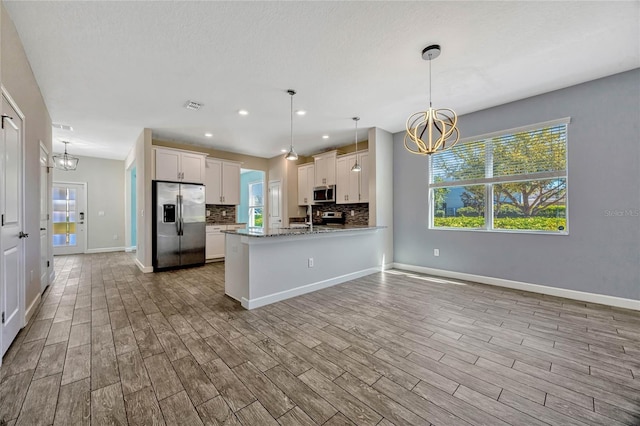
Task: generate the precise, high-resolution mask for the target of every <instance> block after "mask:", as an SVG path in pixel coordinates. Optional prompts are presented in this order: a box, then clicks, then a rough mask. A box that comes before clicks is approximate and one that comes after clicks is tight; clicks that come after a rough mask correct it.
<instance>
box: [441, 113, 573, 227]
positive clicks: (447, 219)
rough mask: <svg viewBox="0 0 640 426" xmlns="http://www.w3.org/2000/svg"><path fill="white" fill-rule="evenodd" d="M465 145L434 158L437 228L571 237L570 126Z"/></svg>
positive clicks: (557, 124)
mask: <svg viewBox="0 0 640 426" xmlns="http://www.w3.org/2000/svg"><path fill="white" fill-rule="evenodd" d="M568 123H569V119H561V120H556V121H554V122H548V123H542V124H537V125H533V126H527V127H526V128H519V129H512V130H508V131H503V132H499V133H494V134H491V135H486V136H483V137H477V138H473V139H470V140H468V141H467V142H464V141H463V142H461V143H459V144H458V145H456V146H455V147H453V148H452V149H449V150H447V151H443V152H440V153H437V154H433V155H432V156H431V159H430V167H429V170H430V173H429V199H430V200H431V202H430V206H431V212H430V227H431V228H432V229H471V230H485V231H486V230H490V231H503V230H508V231H522V232H530V231H537V232H551V233H567V229H568V228H567V214H566V213H567V124H568Z"/></svg>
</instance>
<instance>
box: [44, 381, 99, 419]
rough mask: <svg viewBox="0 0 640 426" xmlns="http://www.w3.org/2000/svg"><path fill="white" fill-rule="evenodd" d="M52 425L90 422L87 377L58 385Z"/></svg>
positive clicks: (89, 386)
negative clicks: (58, 389)
mask: <svg viewBox="0 0 640 426" xmlns="http://www.w3.org/2000/svg"><path fill="white" fill-rule="evenodd" d="M53 424H54V426H58V425H59V426H67V425H89V424H91V384H90V383H89V379H88V378H86V379H82V380H78V381H76V382H73V383H69V384H67V385H64V386H60V394H59V396H58V405H57V407H56V414H55V420H54V423H53Z"/></svg>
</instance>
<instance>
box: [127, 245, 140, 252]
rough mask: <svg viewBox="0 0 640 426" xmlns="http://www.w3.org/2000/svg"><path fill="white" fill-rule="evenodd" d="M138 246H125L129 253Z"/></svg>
mask: <svg viewBox="0 0 640 426" xmlns="http://www.w3.org/2000/svg"><path fill="white" fill-rule="evenodd" d="M137 249H138V248H137V247H136V246H131V247H125V249H124V251H125V252H127V253H131V252H134V251H136V250H137Z"/></svg>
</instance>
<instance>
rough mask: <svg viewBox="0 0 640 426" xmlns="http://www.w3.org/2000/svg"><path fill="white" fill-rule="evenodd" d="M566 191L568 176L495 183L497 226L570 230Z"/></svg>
mask: <svg viewBox="0 0 640 426" xmlns="http://www.w3.org/2000/svg"><path fill="white" fill-rule="evenodd" d="M566 192H567V180H566V178H562V179H543V180H531V181H523V182H512V183H503V184H495V185H493V228H494V229H519V230H528V231H555V232H563V231H566V228H567V217H566Z"/></svg>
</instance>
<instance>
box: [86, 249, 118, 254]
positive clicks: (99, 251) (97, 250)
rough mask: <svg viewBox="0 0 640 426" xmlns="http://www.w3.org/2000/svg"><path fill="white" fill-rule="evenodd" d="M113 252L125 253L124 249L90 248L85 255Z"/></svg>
mask: <svg viewBox="0 0 640 426" xmlns="http://www.w3.org/2000/svg"><path fill="white" fill-rule="evenodd" d="M113 251H125V248H124V247H102V248H92V249H87V250H86V251H85V253H87V254H90V253H111V252H113Z"/></svg>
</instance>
